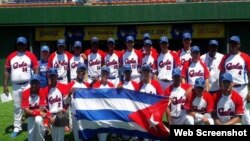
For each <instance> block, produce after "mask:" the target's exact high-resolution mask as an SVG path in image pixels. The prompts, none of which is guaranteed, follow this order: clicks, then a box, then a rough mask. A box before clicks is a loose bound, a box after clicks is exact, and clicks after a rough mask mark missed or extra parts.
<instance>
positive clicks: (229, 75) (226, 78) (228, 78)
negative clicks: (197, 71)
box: [221, 72, 233, 82]
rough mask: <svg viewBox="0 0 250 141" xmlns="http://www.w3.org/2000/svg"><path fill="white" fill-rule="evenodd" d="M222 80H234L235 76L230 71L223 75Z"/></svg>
mask: <svg viewBox="0 0 250 141" xmlns="http://www.w3.org/2000/svg"><path fill="white" fill-rule="evenodd" d="M221 81H230V82H233V76H232V75H231V74H230V73H227V72H225V73H223V74H222V75H221Z"/></svg>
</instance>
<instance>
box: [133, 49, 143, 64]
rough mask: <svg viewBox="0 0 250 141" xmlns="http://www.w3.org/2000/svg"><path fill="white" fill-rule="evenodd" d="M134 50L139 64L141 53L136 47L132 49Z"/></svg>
mask: <svg viewBox="0 0 250 141" xmlns="http://www.w3.org/2000/svg"><path fill="white" fill-rule="evenodd" d="M134 51H135V53H136V55H137V57H138V65H141V63H142V56H143V55H142V53H141V51H140V50H136V49H134Z"/></svg>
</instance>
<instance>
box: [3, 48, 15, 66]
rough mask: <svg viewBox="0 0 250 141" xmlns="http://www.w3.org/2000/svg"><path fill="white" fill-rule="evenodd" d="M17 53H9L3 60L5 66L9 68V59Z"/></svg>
mask: <svg viewBox="0 0 250 141" xmlns="http://www.w3.org/2000/svg"><path fill="white" fill-rule="evenodd" d="M16 55H17V52H16V51H15V52H13V53H11V54H10V55H9V56H8V57H7V58H6V61H5V68H10V67H11V66H10V60H11V59H12V58H13V57H15V56H16Z"/></svg>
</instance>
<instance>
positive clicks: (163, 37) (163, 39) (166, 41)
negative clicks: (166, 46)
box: [160, 36, 168, 44]
mask: <svg viewBox="0 0 250 141" xmlns="http://www.w3.org/2000/svg"><path fill="white" fill-rule="evenodd" d="M162 43H168V37H166V36H162V37H161V38H160V44H162Z"/></svg>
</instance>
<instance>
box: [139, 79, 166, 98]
mask: <svg viewBox="0 0 250 141" xmlns="http://www.w3.org/2000/svg"><path fill="white" fill-rule="evenodd" d="M139 89H140V92H143V93H148V94H155V95H156V94H157V95H163V92H162V89H161V86H160V84H159V82H158V81H156V80H150V82H149V83H147V84H146V83H144V82H141V83H140V84H139Z"/></svg>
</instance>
